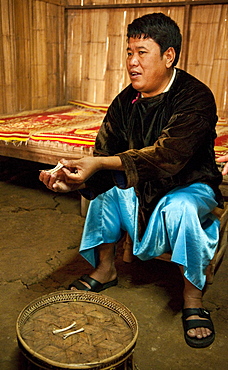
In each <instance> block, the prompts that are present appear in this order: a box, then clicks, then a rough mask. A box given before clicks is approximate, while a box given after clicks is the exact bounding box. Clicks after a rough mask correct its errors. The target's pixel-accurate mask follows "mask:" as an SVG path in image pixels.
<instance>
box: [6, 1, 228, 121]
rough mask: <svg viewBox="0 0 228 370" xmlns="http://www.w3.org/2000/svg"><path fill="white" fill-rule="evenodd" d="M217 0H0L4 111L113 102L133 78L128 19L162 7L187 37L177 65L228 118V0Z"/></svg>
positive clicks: (130, 19) (159, 9)
mask: <svg viewBox="0 0 228 370" xmlns="http://www.w3.org/2000/svg"><path fill="white" fill-rule="evenodd" d="M177 1H178V3H177ZM199 1H202V0H199ZM208 1H210V0H208ZM216 1H217V2H218V1H219V0H214V1H211V4H210V5H201V3H199V2H198V1H197V0H196V1H195V2H191V1H190V0H188V1H187V0H186V2H185V1H184V0H183V1H180V0H171V1H169V2H166V3H165V2H164V0H161V1H160V3H161V4H159V1H157V2H156V4H157V5H156V6H155V0H153V1H150V0H93V1H91V0H0V113H12V112H19V111H23V110H29V109H42V108H47V107H51V106H56V105H63V104H65V103H67V101H68V100H71V99H81V100H88V101H90V102H95V103H110V102H111V100H112V99H113V98H114V97H115V95H116V94H118V92H119V91H120V90H122V89H123V88H124V87H125V86H126V85H127V84H128V83H129V80H128V76H127V73H126V68H125V58H126V51H125V49H126V28H127V24H128V23H129V22H131V21H132V20H133V19H134V18H135V17H138V16H140V15H143V14H146V13H150V12H158V11H162V12H164V13H165V14H167V15H170V16H171V17H172V18H173V19H174V20H175V21H176V22H177V23H178V25H179V26H180V28H181V31H182V33H183V36H184V43H183V48H182V53H181V58H180V62H179V64H178V66H179V67H180V68H184V69H186V70H187V71H188V72H190V73H192V74H193V75H195V76H196V77H197V78H199V79H200V80H202V81H203V82H205V83H206V84H207V85H208V86H209V87H210V88H211V89H212V91H213V92H214V94H215V98H216V102H217V106H218V113H219V115H220V116H225V117H226V118H228V98H227V92H228V72H227V71H228V27H227V24H228V21H227V19H228V4H227V1H225V0H223V1H221V2H223V4H214V2H216ZM197 3H198V4H197ZM112 4H114V7H115V8H114V7H112ZM94 5H95V6H94ZM95 7H97V9H95ZM65 36H66V39H65ZM65 41H66V45H65ZM65 46H66V48H65ZM64 53H65V54H64Z"/></svg>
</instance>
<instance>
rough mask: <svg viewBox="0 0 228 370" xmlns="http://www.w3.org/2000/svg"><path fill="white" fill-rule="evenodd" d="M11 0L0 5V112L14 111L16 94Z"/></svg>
mask: <svg viewBox="0 0 228 370" xmlns="http://www.w3.org/2000/svg"><path fill="white" fill-rule="evenodd" d="M12 7H13V0H9V1H1V3H0V11H1V13H0V27H1V37H0V111H1V112H10V111H13V110H14V105H15V100H16V93H15V88H14V86H15V81H16V58H15V36H14V30H13V14H12V12H11V10H12Z"/></svg>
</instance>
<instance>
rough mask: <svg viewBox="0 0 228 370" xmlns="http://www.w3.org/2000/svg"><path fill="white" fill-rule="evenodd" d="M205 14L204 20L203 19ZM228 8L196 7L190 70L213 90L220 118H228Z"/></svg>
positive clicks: (215, 6)
mask: <svg viewBox="0 0 228 370" xmlns="http://www.w3.org/2000/svg"><path fill="white" fill-rule="evenodd" d="M202 13H203V17H202ZM227 20H228V5H212V6H197V7H193V9H192V15H191V27H190V42H189V51H188V63H187V69H188V71H189V72H190V73H191V74H193V75H194V76H196V77H197V78H199V79H200V80H201V81H203V82H204V83H206V84H207V85H208V86H210V88H211V89H212V91H213V93H214V95H215V97H216V102H217V106H218V114H219V116H220V117H224V116H226V118H228V115H227V112H228V101H227V89H228V28H227Z"/></svg>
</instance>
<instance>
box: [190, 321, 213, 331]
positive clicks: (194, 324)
mask: <svg viewBox="0 0 228 370" xmlns="http://www.w3.org/2000/svg"><path fill="white" fill-rule="evenodd" d="M196 328H207V329H209V330H210V331H211V332H212V333H214V326H213V323H212V321H211V320H199V319H195V320H186V321H185V322H184V329H185V331H188V330H190V329H196Z"/></svg>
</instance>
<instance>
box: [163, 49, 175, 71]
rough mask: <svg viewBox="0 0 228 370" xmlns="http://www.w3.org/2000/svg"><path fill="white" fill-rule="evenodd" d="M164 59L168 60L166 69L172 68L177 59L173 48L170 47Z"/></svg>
mask: <svg viewBox="0 0 228 370" xmlns="http://www.w3.org/2000/svg"><path fill="white" fill-rule="evenodd" d="M164 57H165V58H166V67H167V68H170V67H172V64H173V62H174V60H175V57H176V52H175V50H174V48H173V47H172V46H170V47H169V48H168V49H167V50H166V51H165V52H164Z"/></svg>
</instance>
